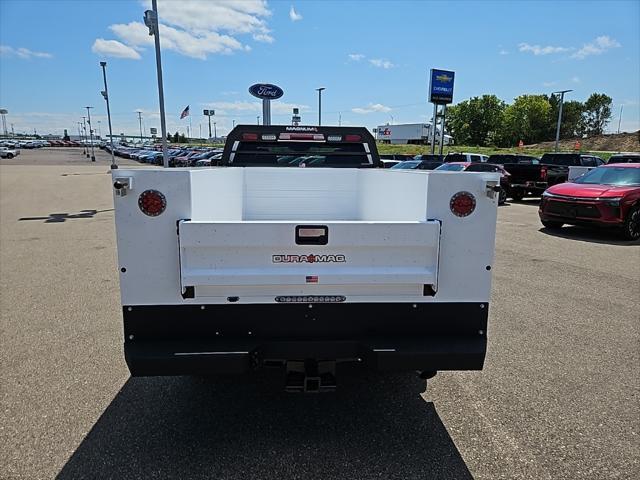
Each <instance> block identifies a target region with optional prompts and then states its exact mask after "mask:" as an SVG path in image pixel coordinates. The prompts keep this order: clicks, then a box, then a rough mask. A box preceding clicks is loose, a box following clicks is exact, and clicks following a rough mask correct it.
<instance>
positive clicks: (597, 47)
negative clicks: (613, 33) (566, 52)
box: [571, 35, 621, 60]
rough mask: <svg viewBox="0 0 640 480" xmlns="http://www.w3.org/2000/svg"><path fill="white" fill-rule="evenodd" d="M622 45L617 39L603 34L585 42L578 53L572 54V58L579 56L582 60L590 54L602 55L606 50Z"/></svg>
mask: <svg viewBox="0 0 640 480" xmlns="http://www.w3.org/2000/svg"><path fill="white" fill-rule="evenodd" d="M620 46H621V45H620V43H619V42H618V41H617V40H615V39H613V38H611V37H609V36H607V35H602V36H600V37H598V38H596V39H595V40H594V41H593V42H590V43H585V44H584V45H582V48H580V50H578V51H577V52H576V53H574V54H573V55H571V58H577V59H579V60H582V59H584V58H586V57H588V56H589V55H600V54H602V53H604V52H606V51H607V50H611V49H612V48H618V47H620Z"/></svg>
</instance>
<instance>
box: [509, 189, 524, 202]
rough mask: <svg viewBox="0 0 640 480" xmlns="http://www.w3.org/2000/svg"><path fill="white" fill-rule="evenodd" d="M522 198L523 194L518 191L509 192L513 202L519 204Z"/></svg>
mask: <svg viewBox="0 0 640 480" xmlns="http://www.w3.org/2000/svg"><path fill="white" fill-rule="evenodd" d="M522 197H524V192H523V191H522V190H520V189H515V190H511V198H512V199H513V201H514V202H519V201H520V200H522Z"/></svg>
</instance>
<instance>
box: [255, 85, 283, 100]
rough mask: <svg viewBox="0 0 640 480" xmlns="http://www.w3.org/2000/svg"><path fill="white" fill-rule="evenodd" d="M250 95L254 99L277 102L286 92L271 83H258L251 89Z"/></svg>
mask: <svg viewBox="0 0 640 480" xmlns="http://www.w3.org/2000/svg"><path fill="white" fill-rule="evenodd" d="M249 93H250V94H251V95H253V96H254V97H257V98H261V99H263V100H275V99H276V98H280V97H281V96H282V95H284V91H283V90H282V89H281V88H280V87H278V86H276V85H271V84H270V83H256V84H255V85H251V86H250V87H249Z"/></svg>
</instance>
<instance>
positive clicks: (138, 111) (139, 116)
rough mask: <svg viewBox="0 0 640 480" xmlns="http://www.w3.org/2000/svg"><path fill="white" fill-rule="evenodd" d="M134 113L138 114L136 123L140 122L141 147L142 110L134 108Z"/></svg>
mask: <svg viewBox="0 0 640 480" xmlns="http://www.w3.org/2000/svg"><path fill="white" fill-rule="evenodd" d="M136 113H137V114H138V123H139V124H140V147H142V143H143V140H142V111H140V110H136Z"/></svg>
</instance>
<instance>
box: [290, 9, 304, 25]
mask: <svg viewBox="0 0 640 480" xmlns="http://www.w3.org/2000/svg"><path fill="white" fill-rule="evenodd" d="M289 18H290V19H291V21H292V22H297V21H299V20H302V15H300V14H299V13H298V12H296V9H295V8H293V5H291V9H290V10H289Z"/></svg>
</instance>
